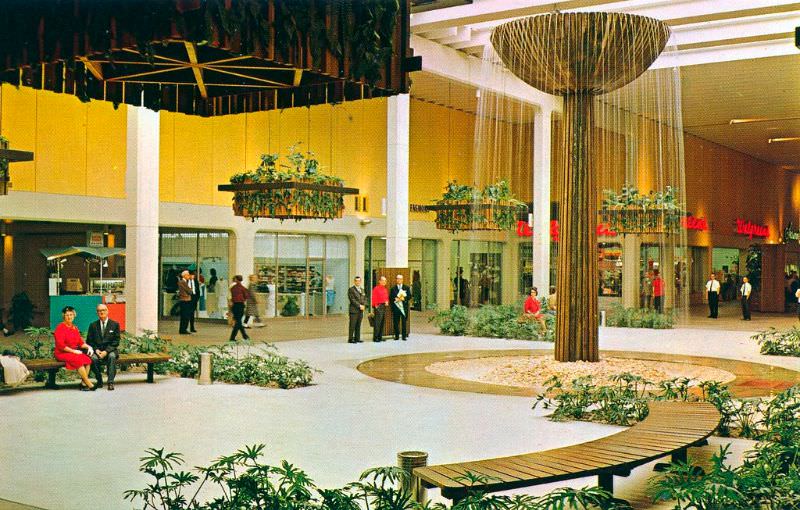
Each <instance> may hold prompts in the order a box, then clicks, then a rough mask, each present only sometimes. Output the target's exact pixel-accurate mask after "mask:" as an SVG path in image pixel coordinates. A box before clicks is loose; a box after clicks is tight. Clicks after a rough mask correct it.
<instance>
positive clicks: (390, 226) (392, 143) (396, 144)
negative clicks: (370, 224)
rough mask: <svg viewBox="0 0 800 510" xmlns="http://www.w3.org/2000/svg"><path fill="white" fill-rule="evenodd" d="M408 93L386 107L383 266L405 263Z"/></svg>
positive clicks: (406, 239)
mask: <svg viewBox="0 0 800 510" xmlns="http://www.w3.org/2000/svg"><path fill="white" fill-rule="evenodd" d="M409 108H410V101H409V95H408V94H399V95H397V96H392V97H390V98H389V100H388V106H387V111H386V123H387V126H386V135H387V140H386V267H408V126H409V122H410V118H411V113H410V110H409Z"/></svg>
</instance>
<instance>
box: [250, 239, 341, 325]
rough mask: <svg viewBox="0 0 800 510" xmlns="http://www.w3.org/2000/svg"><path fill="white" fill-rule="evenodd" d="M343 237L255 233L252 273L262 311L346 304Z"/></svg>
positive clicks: (309, 313) (291, 312)
mask: <svg viewBox="0 0 800 510" xmlns="http://www.w3.org/2000/svg"><path fill="white" fill-rule="evenodd" d="M349 246H350V245H349V242H348V240H347V238H346V237H342V236H319V235H302V234H299V235H291V234H274V233H258V234H256V240H255V254H254V255H255V256H254V262H255V274H257V275H258V278H259V284H258V289H259V293H260V294H259V303H260V305H261V306H262V307H263V312H264V316H265V317H278V316H280V317H296V316H302V317H313V316H324V315H327V314H329V313H344V311H345V310H346V306H345V304H346V300H347V286H348V285H349V273H350V256H349V253H350V248H349Z"/></svg>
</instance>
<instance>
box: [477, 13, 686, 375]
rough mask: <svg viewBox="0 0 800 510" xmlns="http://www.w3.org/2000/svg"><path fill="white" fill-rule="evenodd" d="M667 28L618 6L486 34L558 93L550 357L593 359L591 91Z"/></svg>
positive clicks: (637, 69) (508, 59)
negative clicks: (558, 150)
mask: <svg viewBox="0 0 800 510" xmlns="http://www.w3.org/2000/svg"><path fill="white" fill-rule="evenodd" d="M669 33H670V32H669V28H667V26H666V25H665V24H664V23H663V22H661V21H659V20H656V19H652V18H646V17H643V16H635V15H631V14H618V13H598V12H590V13H558V14H545V15H541V16H534V17H530V18H523V19H518V20H515V21H511V22H509V23H505V24H503V25H500V26H498V27H497V28H496V29H495V30H494V32H493V33H492V37H491V41H492V45H493V46H494V49H495V51H496V52H497V54H498V55H499V57H500V59H501V60H502V61H503V63H504V64H505V65H506V67H507V68H508V69H509V70H510V71H511V72H512V73H514V74H515V75H516V76H518V77H519V78H520V79H522V80H523V81H525V82H526V83H528V84H529V85H532V86H533V87H535V88H537V89H539V90H541V91H543V92H546V93H548V94H553V95H558V96H561V97H563V99H564V104H563V127H562V130H561V131H562V139H561V144H562V154H563V155H564V157H563V167H562V168H558V169H555V170H556V174H557V176H558V179H559V185H558V189H559V214H558V216H559V222H560V240H559V256H558V272H557V278H558V280H557V303H556V305H557V314H558V315H557V322H556V324H557V330H556V345H555V357H556V359H557V360H558V361H598V359H599V348H598V306H597V305H598V296H597V290H598V289H597V286H598V264H597V234H596V230H595V227H596V225H597V210H598V207H597V205H598V204H597V200H598V189H597V175H596V171H597V169H596V168H594V166H593V161H592V147H591V140H592V137H591V132H592V126H593V122H592V111H593V104H594V99H595V96H598V95H600V94H605V93H607V92H611V91H613V90H616V89H618V88H620V87H623V86H625V85H626V84H628V83H630V82H632V81H633V80H635V79H636V78H637V77H639V76H640V75H641V74H642V73H643V72H645V71H646V70H647V68H648V67H650V65H651V64H652V63H653V61H654V60H655V59H656V57H658V55H659V54H660V53H661V52H662V51H663V49H664V46H665V45H666V43H667V40H668V39H669Z"/></svg>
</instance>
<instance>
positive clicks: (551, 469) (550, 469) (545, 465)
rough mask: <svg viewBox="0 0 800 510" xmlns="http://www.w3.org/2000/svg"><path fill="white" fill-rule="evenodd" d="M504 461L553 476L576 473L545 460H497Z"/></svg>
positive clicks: (519, 456) (519, 458) (517, 457)
mask: <svg viewBox="0 0 800 510" xmlns="http://www.w3.org/2000/svg"><path fill="white" fill-rule="evenodd" d="M497 460H502V461H507V462H510V463H512V464H514V465H518V466H522V467H530V469H534V470H537V471H543V472H545V473H549V474H551V475H558V476H561V475H568V474H572V473H573V472H574V471H571V470H569V469H568V468H565V467H564V466H563V465H554V464H555V463H551V462H549V461H547V460H544V459H536V460H535V461H534V460H532V459H526V458H524V456H521V455H516V456H514V457H504V458H502V459H497Z"/></svg>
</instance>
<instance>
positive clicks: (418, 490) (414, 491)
mask: <svg viewBox="0 0 800 510" xmlns="http://www.w3.org/2000/svg"><path fill="white" fill-rule="evenodd" d="M397 465H398V467H400V469H402V470H403V471H405V472H406V473H408V476H406V477H405V478H404V479H402V480H400V482H399V484H400V486H399V487H398V488H399V489H405V490H407V491H408V492H409V493H410V494H411V497H412V499H413V500H414V501H416V502H417V503H420V504H423V505H424V504H425V502H426V501H427V499H428V491H427V489H425V487H423V486H422V480H420V479H419V478H417V477H416V476H414V468H418V467H425V466H427V465H428V453H427V452H416V451H409V452H400V453H398V454H397Z"/></svg>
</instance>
